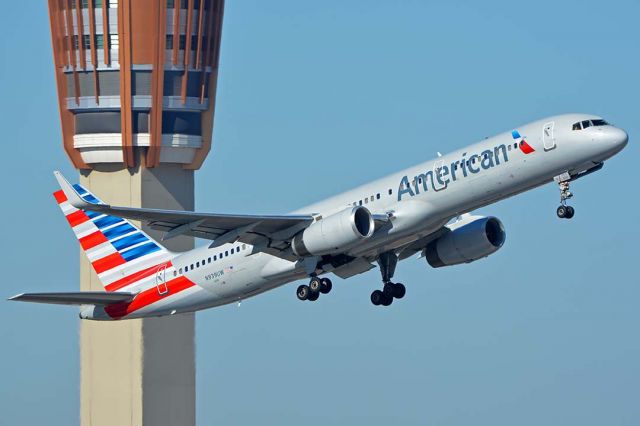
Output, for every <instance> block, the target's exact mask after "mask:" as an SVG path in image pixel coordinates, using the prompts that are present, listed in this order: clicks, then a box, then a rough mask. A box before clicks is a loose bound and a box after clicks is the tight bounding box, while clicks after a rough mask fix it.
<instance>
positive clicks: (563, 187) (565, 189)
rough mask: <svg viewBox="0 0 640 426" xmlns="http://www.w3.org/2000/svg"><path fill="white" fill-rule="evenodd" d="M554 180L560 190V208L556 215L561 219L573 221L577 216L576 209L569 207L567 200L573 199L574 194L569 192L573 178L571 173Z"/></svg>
mask: <svg viewBox="0 0 640 426" xmlns="http://www.w3.org/2000/svg"><path fill="white" fill-rule="evenodd" d="M553 179H554V180H555V181H556V182H557V183H558V187H559V188H560V206H558V208H557V209H556V214H557V215H558V217H559V218H560V219H571V218H572V217H573V215H574V214H575V209H574V208H573V207H571V206H568V205H567V200H568V199H570V198H572V197H573V194H572V193H571V191H569V182H570V181H571V176H570V175H569V173H563V174H561V175H559V176H556V177H555V178H553Z"/></svg>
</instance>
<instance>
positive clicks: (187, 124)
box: [162, 111, 202, 136]
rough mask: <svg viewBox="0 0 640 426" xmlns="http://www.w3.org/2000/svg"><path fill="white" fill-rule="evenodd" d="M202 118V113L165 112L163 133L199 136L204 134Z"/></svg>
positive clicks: (163, 114) (163, 115)
mask: <svg viewBox="0 0 640 426" xmlns="http://www.w3.org/2000/svg"><path fill="white" fill-rule="evenodd" d="M201 118H202V117H201V115H200V113H197V112H177V111H176V112H174V111H164V112H163V113H162V133H163V134H171V133H181V134H184V135H198V136H199V135H201V134H202V122H201Z"/></svg>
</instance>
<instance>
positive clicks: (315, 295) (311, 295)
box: [307, 291, 320, 302]
mask: <svg viewBox="0 0 640 426" xmlns="http://www.w3.org/2000/svg"><path fill="white" fill-rule="evenodd" d="M318 297H320V293H315V292H313V291H312V292H310V293H309V298H308V299H307V300H309V301H311V302H315V301H316V300H318Z"/></svg>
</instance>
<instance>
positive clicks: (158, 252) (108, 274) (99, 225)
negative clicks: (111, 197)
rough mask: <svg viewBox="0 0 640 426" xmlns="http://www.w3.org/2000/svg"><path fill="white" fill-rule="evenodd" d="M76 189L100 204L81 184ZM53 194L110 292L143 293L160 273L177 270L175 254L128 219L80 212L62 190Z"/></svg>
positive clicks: (88, 198)
mask: <svg viewBox="0 0 640 426" xmlns="http://www.w3.org/2000/svg"><path fill="white" fill-rule="evenodd" d="M73 188H74V189H75V190H76V192H77V193H78V195H79V196H80V197H81V198H82V199H83V200H85V201H87V202H90V203H100V200H99V199H98V198H97V197H96V196H95V195H93V194H92V193H90V192H89V191H87V190H86V189H85V188H83V187H82V186H81V185H78V184H75V185H73ZM53 195H54V197H55V198H56V201H57V202H58V204H59V205H60V208H61V209H62V212H63V213H64V215H65V217H66V218H67V221H68V222H69V225H71V228H72V229H73V232H74V233H75V235H76V237H77V238H78V241H79V242H80V246H81V247H82V249H83V250H84V252H85V254H86V255H87V258H88V259H89V262H91V265H92V266H93V269H94V270H95V271H96V273H97V274H98V277H99V278H100V281H101V282H102V285H103V286H104V288H105V289H106V290H107V291H130V292H136V291H140V290H143V289H146V288H149V287H150V286H155V277H156V273H157V272H158V271H160V270H162V271H163V273H164V272H171V271H172V270H173V266H172V264H171V259H172V258H173V257H174V254H173V253H171V252H170V251H168V250H167V249H166V248H164V247H162V246H161V245H160V244H158V243H157V242H156V241H154V240H153V239H152V238H150V237H149V236H148V235H147V234H146V233H144V232H143V231H142V230H140V229H139V228H137V227H136V226H134V225H133V224H131V222H129V221H128V220H126V219H122V218H120V217H115V216H109V215H105V214H102V213H97V212H92V211H89V210H79V209H77V208H75V207H74V206H72V205H71V203H69V201H68V200H67V196H66V195H65V194H64V192H63V191H62V190H59V191H56V192H55V193H54V194H53Z"/></svg>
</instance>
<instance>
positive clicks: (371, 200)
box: [371, 195, 373, 203]
mask: <svg viewBox="0 0 640 426" xmlns="http://www.w3.org/2000/svg"><path fill="white" fill-rule="evenodd" d="M371 202H372V203H373V195H372V196H371Z"/></svg>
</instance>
